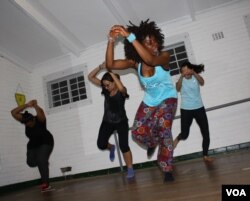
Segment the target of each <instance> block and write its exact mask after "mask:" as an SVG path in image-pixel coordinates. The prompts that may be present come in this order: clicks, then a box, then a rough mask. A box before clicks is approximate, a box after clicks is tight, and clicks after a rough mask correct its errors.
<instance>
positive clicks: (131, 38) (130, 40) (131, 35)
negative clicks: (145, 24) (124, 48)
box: [127, 33, 136, 43]
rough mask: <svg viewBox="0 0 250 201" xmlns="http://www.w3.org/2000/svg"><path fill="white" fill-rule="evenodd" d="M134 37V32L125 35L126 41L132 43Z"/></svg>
mask: <svg viewBox="0 0 250 201" xmlns="http://www.w3.org/2000/svg"><path fill="white" fill-rule="evenodd" d="M135 39H136V36H135V34H134V33H130V34H129V35H128V37H127V40H128V42H130V43H132V42H133V41H134V40H135Z"/></svg>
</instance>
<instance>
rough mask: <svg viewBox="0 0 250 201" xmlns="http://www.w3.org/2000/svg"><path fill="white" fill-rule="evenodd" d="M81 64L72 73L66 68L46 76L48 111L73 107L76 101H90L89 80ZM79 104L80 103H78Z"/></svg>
mask: <svg viewBox="0 0 250 201" xmlns="http://www.w3.org/2000/svg"><path fill="white" fill-rule="evenodd" d="M82 67H83V66H80V67H78V68H76V69H75V70H76V71H77V72H73V73H72V69H71V70H66V71H62V72H58V73H55V74H51V75H48V76H46V78H44V82H45V83H44V84H45V85H46V89H45V91H46V92H47V93H46V94H47V96H46V98H47V100H46V102H47V112H51V111H55V110H57V111H58V110H61V109H65V108H72V107H73V106H75V103H76V102H83V103H84V102H89V100H90V97H89V93H88V91H89V88H88V81H87V82H86V75H85V71H86V70H85V69H84V68H82ZM77 104H78V105H79V103H77Z"/></svg>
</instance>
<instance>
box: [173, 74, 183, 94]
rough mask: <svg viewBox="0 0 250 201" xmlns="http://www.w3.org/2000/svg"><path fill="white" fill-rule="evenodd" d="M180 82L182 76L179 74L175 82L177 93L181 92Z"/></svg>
mask: <svg viewBox="0 0 250 201" xmlns="http://www.w3.org/2000/svg"><path fill="white" fill-rule="evenodd" d="M182 80H183V75H182V74H181V76H180V78H179V80H178V81H177V82H176V85H175V86H176V90H177V91H178V92H179V91H181V86H182Z"/></svg>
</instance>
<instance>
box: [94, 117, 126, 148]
mask: <svg viewBox="0 0 250 201" xmlns="http://www.w3.org/2000/svg"><path fill="white" fill-rule="evenodd" d="M128 129H129V126H128V120H124V121H121V122H120V123H107V122H104V121H103V122H102V124H101V126H100V129H99V135H98V139H97V147H98V148H99V149H101V150H105V149H107V147H108V141H109V138H110V136H111V135H112V134H113V133H114V131H115V130H117V133H118V138H119V146H120V149H121V152H122V153H126V152H128V151H130V147H129V145H128V132H129V130H128Z"/></svg>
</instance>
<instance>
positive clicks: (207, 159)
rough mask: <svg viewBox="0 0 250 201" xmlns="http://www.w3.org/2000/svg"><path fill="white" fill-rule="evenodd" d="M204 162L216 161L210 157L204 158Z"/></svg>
mask: <svg viewBox="0 0 250 201" xmlns="http://www.w3.org/2000/svg"><path fill="white" fill-rule="evenodd" d="M203 160H204V162H205V163H211V162H213V161H214V158H212V157H209V156H203Z"/></svg>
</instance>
